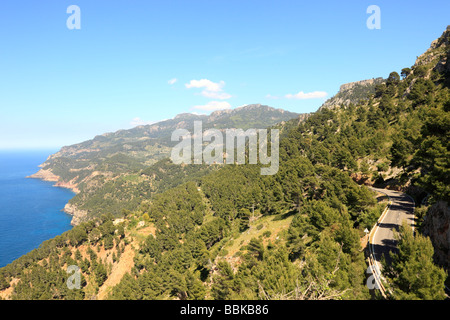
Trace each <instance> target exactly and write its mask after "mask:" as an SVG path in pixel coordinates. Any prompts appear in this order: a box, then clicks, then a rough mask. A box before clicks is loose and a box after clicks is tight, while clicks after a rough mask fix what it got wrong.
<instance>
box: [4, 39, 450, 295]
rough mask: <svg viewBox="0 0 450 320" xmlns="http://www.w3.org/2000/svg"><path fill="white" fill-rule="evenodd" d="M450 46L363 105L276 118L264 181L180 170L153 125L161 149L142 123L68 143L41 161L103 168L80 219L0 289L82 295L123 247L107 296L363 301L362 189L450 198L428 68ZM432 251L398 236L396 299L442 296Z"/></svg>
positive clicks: (233, 171) (242, 171)
mask: <svg viewBox="0 0 450 320" xmlns="http://www.w3.org/2000/svg"><path fill="white" fill-rule="evenodd" d="M449 36H450V32H447V33H444V37H447V38H448V37H449ZM440 41H441V40H440ZM440 43H441V44H444V43H446V42H445V41H441V42H440ZM447 43H448V39H447ZM442 48H444V49H445V50H446V51H445V50H444V49H442ZM449 52H450V49H449V47H448V46H444V47H442V46H441V47H439V48H436V49H434V51H433V53H435V54H436V55H434V56H433V59H434V60H433V61H432V62H429V63H427V64H417V65H415V66H413V67H412V68H411V69H407V68H405V69H403V70H402V72H401V76H400V75H399V74H398V73H397V72H392V73H391V74H390V75H389V76H388V78H387V79H386V81H377V82H376V83H375V84H374V85H373V86H372V87H371V88H372V89H373V90H372V89H370V92H369V95H368V96H367V97H365V98H363V97H362V96H359V95H360V94H361V93H360V92H359V91H357V92H356V93H355V94H356V95H358V102H353V103H352V102H350V103H349V104H344V105H343V106H342V107H341V108H333V109H328V108H322V109H321V110H320V111H318V112H317V113H315V114H312V115H309V116H308V117H305V118H304V119H303V120H304V121H299V119H294V120H290V121H287V122H286V123H282V124H278V125H277V127H280V128H281V129H282V137H283V139H282V140H281V141H280V168H279V171H278V173H277V174H276V175H273V176H262V175H260V166H259V165H226V166H203V165H193V166H175V165H173V164H172V163H170V161H169V160H167V159H165V157H164V156H163V155H164V152H163V151H162V150H164V148H165V147H168V146H167V145H163V144H162V142H161V141H163V138H167V135H166V134H167V132H169V131H167V132H166V131H165V129H164V130H162V129H161V130H162V131H158V130H157V129H155V130H156V131H157V132H159V134H160V135H159V136H158V138H155V140H156V141H158V143H149V141H148V139H137V140H136V139H135V138H136V135H138V133H139V132H141V131H140V130H148V129H149V127H139V128H135V129H132V130H129V131H122V132H118V133H115V134H110V135H107V136H99V137H96V138H95V139H94V140H92V141H90V142H86V143H83V144H81V145H79V146H77V147H74V148H75V149H76V150H77V151H78V152H74V151H73V150H72V151H69V149H67V150H64V151H63V152H61V153H60V154H59V155H58V156H57V157H54V158H52V159H50V160H49V161H48V162H47V167H48V168H52V171H53V172H54V173H56V172H60V173H61V177H63V176H64V177H65V178H64V179H66V178H70V177H73V179H75V178H76V177H78V178H76V179H80V177H81V176H83V175H85V174H88V173H89V172H91V173H92V172H93V171H92V170H94V169H92V167H91V169H87V167H86V164H87V163H89V164H90V165H91V166H93V167H95V168H96V169H95V170H98V169H99V168H101V170H103V171H101V172H98V174H96V175H95V176H92V175H90V178H89V179H88V180H85V181H83V182H82V183H81V184H80V185H79V186H80V189H81V190H82V192H80V193H79V194H78V195H77V196H76V197H75V198H74V199H73V200H72V201H71V203H72V204H76V205H77V207H78V208H80V209H84V210H87V211H88V212H89V215H88V217H87V219H88V221H86V222H83V223H81V224H80V225H78V226H77V227H75V228H74V229H73V230H71V231H68V232H66V233H64V234H63V235H62V236H59V237H56V238H54V239H52V240H49V241H46V242H44V243H43V244H42V245H41V247H40V248H39V249H36V250H34V251H32V252H30V253H29V254H27V255H25V256H23V257H21V258H19V259H18V260H16V261H14V262H13V263H12V264H11V265H8V266H6V267H5V268H2V269H0V274H1V275H2V277H0V279H4V280H0V281H1V282H0V290H1V289H4V288H7V287H9V286H10V284H11V283H16V285H15V286H14V288H13V291H12V294H11V297H12V298H14V299H21V298H25V299H83V298H91V297H93V296H95V295H97V294H98V293H99V291H100V290H101V288H102V286H104V285H105V281H106V280H107V279H108V276H109V274H110V272H111V270H112V266H113V265H114V266H117V263H118V262H119V261H121V257H122V256H123V252H124V247H125V246H128V247H127V248H128V249H129V250H134V251H133V252H134V260H133V263H132V264H131V265H130V267H129V269H127V270H126V271H127V272H126V273H125V275H124V276H123V277H121V280H120V282H119V283H118V284H116V285H115V286H114V287H112V288H111V290H110V291H109V296H108V297H109V298H110V299H369V298H370V297H371V296H370V293H369V289H368V288H367V286H366V275H365V270H366V269H367V266H366V261H365V256H364V252H363V250H362V248H361V245H360V239H361V238H362V237H363V236H364V231H363V230H364V229H365V228H370V227H371V226H372V225H373V224H374V222H375V221H376V220H377V219H378V217H379V215H380V214H381V212H382V210H383V205H382V204H378V203H377V201H376V199H375V193H374V192H372V191H370V189H369V188H367V187H366V186H365V184H364V183H366V184H378V185H381V186H386V185H390V186H394V187H399V188H402V187H404V186H405V185H409V188H410V189H409V190H418V191H417V192H415V193H412V195H413V196H414V197H415V198H416V200H417V201H416V202H417V203H420V202H421V199H422V198H423V197H424V196H425V195H427V194H429V195H430V196H429V197H428V199H429V204H432V203H433V202H434V201H437V200H445V201H448V198H449V189H448V188H449V187H448V185H449V181H448V179H449V172H448V170H449V163H448V161H449V158H450V157H449V143H448V132H450V131H449V126H450V121H449V119H450V118H449V115H448V112H449V106H450V88H449V81H448V79H449V74H448V72H445V71H437V70H436V69H435V68H434V66H436V65H437V62H438V61H440V60H439V59H441V58H442V57H443V55H448V54H449ZM438 53H439V54H438ZM347 94H351V93H347ZM245 111H246V112H247V111H248V112H250V111H251V113H250V114H247V113H243V114H245V117H244V116H242V115H237V114H235V113H233V112H231V113H227V112H225V114H227V115H228V116H227V118H226V119H227V120H226V121H227V122H221V121H219V120H217V121H215V122H213V121H212V120H211V123H210V125H211V126H213V125H214V123H216V124H217V127H218V128H220V127H221V126H222V125H228V124H230V123H233V124H237V125H240V124H244V122H245V121H244V120H248V123H247V124H248V125H250V124H251V125H256V124H260V123H259V122H258V121H259V120H258V119H259V118H260V117H264V116H265V115H267V113H266V112H272V111H270V110H268V109H266V108H265V107H263V108H262V109H258V108H254V107H252V108H249V109H248V110H247V109H246V110H245ZM259 112H262V113H261V114H260V113H259ZM252 115H253V117H254V118H252ZM216 116H217V114H216ZM183 117H189V118H190V119H197V116H195V115H183ZM255 119H256V120H255ZM222 120H223V118H222ZM173 121H175V120H173ZM174 123H175V122H170V121H169V123H166V125H168V126H167V128H173V127H170V126H169V124H174ZM264 123H265V124H268V122H264ZM274 124H275V123H271V124H268V125H274ZM167 128H166V129H167ZM167 130H168V129H167ZM146 132H147V131H146ZM141 133H142V132H141ZM147 133H148V134H150V133H149V132H147ZM141 138H142V136H141ZM133 139H134V140H133ZM158 139H161V140H158ZM168 139H169V140H170V138H168ZM167 141H168V140H167ZM141 143H142V145H141ZM138 146H139V147H138ZM89 148H91V149H90V151H89V152H87V151H80V150H84V149H89ZM155 148H156V149H160V151H161V152H160V153H158V155H160V156H161V158H158V156H155V157H153V158H152V160H151V161H150V160H149V159H147V158H146V157H147V156H148V155H149V153H145V152H147V151H145V152H144V150H148V149H152V150H153V151H152V152H154V151H155V150H156V149H155ZM124 149H126V150H128V151H126V152H125V151H124ZM95 150H97V151H95ZM112 150H114V152H113V151H112ZM70 152H72V154H71V156H70V157H67V156H63V154H66V153H70ZM101 154H102V156H100V155H101ZM152 154H153V155H155V153H152ZM166 155H167V154H166ZM87 159H89V160H88V161H86V160H87ZM138 159H140V160H138ZM157 159H162V160H160V161H159V162H157V161H156V160H157ZM150 162H152V163H150ZM82 163H84V164H82ZM72 166H73V167H72ZM70 169H72V170H70ZM73 169H75V170H73ZM55 170H56V171H55ZM58 170H59V171H58ZM77 170H78V171H77ZM86 171H87V173H86ZM91 173H90V174H91ZM418 210H419V212H422V211H425V210H424V209H423V208H419V209H418ZM119 216H120V217H123V218H124V222H123V225H118V226H115V225H114V224H113V218H115V217H119ZM422 216H423V215H422ZM131 235H133V236H131ZM86 247H87V248H88V249H86ZM82 248H83V249H85V250H82ZM105 255H106V257H107V258H105V259H103V260H102V259H101V258H100V256H103V257H105ZM109 257H110V259H109ZM432 257H433V248H432V245H431V242H430V240H428V239H427V238H425V237H423V236H421V235H417V236H416V237H414V236H413V235H412V232H410V231H409V229H404V230H402V237H401V238H400V241H399V253H398V254H397V255H395V256H393V258H392V260H393V263H392V266H391V268H390V269H389V270H388V271H389V272H388V276H389V279H390V280H389V281H390V283H391V285H392V288H393V292H394V295H393V298H398V299H404V298H406V299H416V298H417V299H441V298H443V297H444V296H443V294H442V284H443V281H444V280H445V273H444V271H442V270H441V269H440V268H438V267H436V266H435V265H434V264H433V261H432ZM71 264H76V265H79V266H80V268H81V269H82V272H83V277H84V279H85V280H84V281H83V288H82V289H81V290H79V291H70V290H69V291H68V290H67V288H66V289H65V288H64V287H65V285H64V284H65V279H66V278H65V277H67V275H66V274H65V268H66V267H67V266H68V265H71ZM417 274H420V277H417Z"/></svg>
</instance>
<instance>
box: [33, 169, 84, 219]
mask: <svg viewBox="0 0 450 320" xmlns="http://www.w3.org/2000/svg"><path fill="white" fill-rule="evenodd" d="M25 178H28V179H39V180H42V181H49V182H54V184H53V186H54V187H60V188H66V189H70V190H72V191H73V192H74V193H75V194H78V193H80V190H79V189H78V185H77V184H75V183H73V182H72V181H69V182H64V181H60V179H61V177H60V176H57V175H56V174H54V173H53V172H51V171H50V170H45V169H40V170H39V171H38V172H36V173H34V174H32V175H30V176H27V177H25ZM62 211H64V212H65V213H67V214H70V215H71V216H72V220H71V222H70V224H71V225H72V226H76V225H78V224H80V223H81V222H82V221H83V220H84V218H85V217H86V215H87V211H86V210H80V209H78V208H77V207H76V206H74V205H72V204H70V203H66V205H65V206H64V209H63V210H62Z"/></svg>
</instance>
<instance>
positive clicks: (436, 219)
mask: <svg viewBox="0 0 450 320" xmlns="http://www.w3.org/2000/svg"><path fill="white" fill-rule="evenodd" d="M423 233H424V235H426V236H429V237H430V239H431V242H432V243H433V247H434V256H435V259H436V263H438V264H439V265H441V266H443V267H445V268H446V269H447V270H449V269H450V207H449V205H448V203H447V202H445V201H439V202H437V203H435V204H434V205H433V206H432V207H431V208H430V209H429V211H428V213H427V215H426V217H425V220H424V224H423Z"/></svg>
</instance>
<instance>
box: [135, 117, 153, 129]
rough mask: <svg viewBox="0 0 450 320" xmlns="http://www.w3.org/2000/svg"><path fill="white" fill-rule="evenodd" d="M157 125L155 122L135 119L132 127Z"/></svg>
mask: <svg viewBox="0 0 450 320" xmlns="http://www.w3.org/2000/svg"><path fill="white" fill-rule="evenodd" d="M154 123H156V122H155V121H144V120H142V119H141V118H139V117H136V118H134V119H133V120H131V122H130V125H132V126H133V127H137V126H145V125H149V124H154Z"/></svg>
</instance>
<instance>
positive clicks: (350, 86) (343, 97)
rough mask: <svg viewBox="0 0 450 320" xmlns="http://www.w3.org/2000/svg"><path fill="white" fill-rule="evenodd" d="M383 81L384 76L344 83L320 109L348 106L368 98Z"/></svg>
mask: <svg viewBox="0 0 450 320" xmlns="http://www.w3.org/2000/svg"><path fill="white" fill-rule="evenodd" d="M383 82H384V79H383V78H374V79H369V80H362V81H356V82H350V83H346V84H343V85H341V87H340V89H339V92H338V93H337V94H336V95H335V96H333V97H332V98H330V99H328V100H327V101H325V103H324V104H323V105H322V106H321V107H320V109H335V108H340V107H346V106H348V105H349V104H350V103H353V104H356V103H358V102H359V101H360V100H365V99H367V97H368V96H369V95H370V94H373V93H375V86H376V85H377V84H381V83H383ZM320 109H319V110H320Z"/></svg>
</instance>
